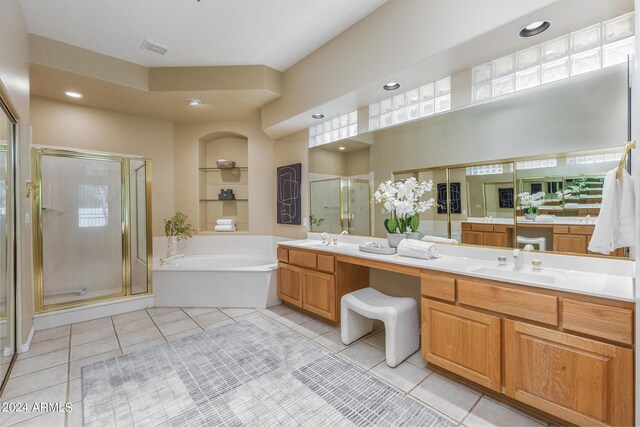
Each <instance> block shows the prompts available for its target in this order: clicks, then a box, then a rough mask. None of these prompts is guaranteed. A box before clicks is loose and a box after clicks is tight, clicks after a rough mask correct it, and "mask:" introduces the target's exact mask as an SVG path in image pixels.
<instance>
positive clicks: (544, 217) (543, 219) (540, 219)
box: [534, 215, 556, 222]
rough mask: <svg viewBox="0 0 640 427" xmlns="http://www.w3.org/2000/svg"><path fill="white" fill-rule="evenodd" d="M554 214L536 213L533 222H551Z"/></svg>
mask: <svg viewBox="0 0 640 427" xmlns="http://www.w3.org/2000/svg"><path fill="white" fill-rule="evenodd" d="M555 217H556V216H555V215H538V216H536V219H535V220H534V221H535V222H553V218H555Z"/></svg>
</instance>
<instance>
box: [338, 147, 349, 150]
mask: <svg viewBox="0 0 640 427" xmlns="http://www.w3.org/2000/svg"><path fill="white" fill-rule="evenodd" d="M346 149H347V147H338V150H346Z"/></svg>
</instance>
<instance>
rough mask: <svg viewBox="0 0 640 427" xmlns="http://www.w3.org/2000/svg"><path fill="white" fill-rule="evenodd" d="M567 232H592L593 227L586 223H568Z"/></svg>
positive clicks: (589, 233)
mask: <svg viewBox="0 0 640 427" xmlns="http://www.w3.org/2000/svg"><path fill="white" fill-rule="evenodd" d="M569 234H588V235H591V234H593V227H591V226H588V225H570V226H569Z"/></svg>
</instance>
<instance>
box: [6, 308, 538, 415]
mask: <svg viewBox="0 0 640 427" xmlns="http://www.w3.org/2000/svg"><path fill="white" fill-rule="evenodd" d="M255 316H260V317H267V318H271V319H273V320H275V321H277V322H279V323H281V324H283V325H285V326H287V327H289V328H291V329H293V330H294V331H296V332H298V333H300V334H302V335H303V336H305V337H307V338H308V339H312V340H314V341H315V342H317V343H319V344H321V345H322V346H324V347H326V348H327V349H329V350H330V351H332V352H335V353H337V354H338V356H340V357H343V358H345V359H347V360H349V361H351V362H352V363H355V364H356V365H358V366H360V367H362V368H363V369H365V370H368V371H369V372H370V373H371V374H372V375H375V376H377V377H379V378H380V379H382V380H383V381H385V382H387V383H388V384H390V385H392V386H394V387H396V388H397V389H399V390H401V391H403V392H405V393H408V394H409V395H410V396H412V397H413V398H416V399H418V400H421V401H423V402H424V403H426V404H428V405H429V406H431V407H432V408H434V409H436V410H438V411H440V412H441V413H442V414H444V415H446V416H447V417H449V418H451V419H453V420H455V421H456V422H458V423H460V424H462V425H465V426H467V427H475V426H498V425H504V426H539V425H542V424H541V423H539V422H537V421H535V420H533V419H531V418H529V417H527V416H525V415H523V414H520V413H519V412H516V411H515V410H513V409H511V408H508V407H507V406H504V405H502V404H500V403H497V402H495V401H494V400H492V399H490V398H488V397H487V396H483V395H481V394H479V393H477V392H476V391H473V390H470V389H468V388H466V387H464V386H462V385H460V384H458V383H455V382H453V381H450V380H449V379H447V378H445V377H443V376H441V375H439V374H436V373H433V372H432V371H431V370H430V369H429V368H428V367H427V366H426V363H425V362H424V361H423V360H422V358H421V357H420V354H419V352H418V353H416V354H414V355H413V356H411V357H410V358H409V359H407V360H406V361H405V362H403V363H401V364H400V365H399V366H398V367H396V368H395V369H391V368H389V367H388V366H387V365H386V363H385V361H384V331H383V330H382V329H381V328H380V327H378V328H376V330H374V332H373V333H372V334H370V335H369V336H366V337H364V338H363V339H362V340H360V341H358V342H356V343H354V344H352V345H350V346H345V345H343V344H342V342H341V341H340V330H339V329H336V328H334V327H332V326H331V325H328V324H326V323H324V322H321V321H318V320H315V319H313V318H311V317H309V316H306V315H305V314H302V313H300V312H297V311H294V310H291V309H290V308H288V307H285V306H282V305H281V306H277V307H272V308H271V309H267V310H257V311H256V310H251V309H237V308H228V309H220V310H218V309H215V308H172V307H171V308H166V307H157V308H151V309H147V310H140V311H136V312H132V313H126V314H121V315H118V316H112V317H106V318H102V319H97V320H91V321H88V322H82V323H76V324H73V325H71V326H62V327H59V328H53V329H47V330H43V331H38V332H36V334H35V336H34V339H33V344H32V346H31V349H30V351H29V352H28V353H24V354H21V355H20V356H19V357H18V361H17V362H16V364H15V366H14V368H13V371H12V373H11V377H10V379H9V382H8V384H7V387H6V389H5V392H4V395H3V396H2V401H9V402H19V403H21V404H22V403H28V405H29V407H31V404H32V403H33V402H62V403H64V402H70V403H72V404H73V410H72V411H71V412H69V413H64V412H51V413H42V412H32V411H27V412H11V413H9V412H4V413H0V424H2V425H3V426H9V425H28V426H38V425H43V426H44V425H46V426H49V427H51V426H53V427H57V426H65V425H66V426H80V425H82V404H81V399H82V396H81V390H80V368H81V367H82V366H84V365H86V364H90V363H93V362H96V361H100V360H104V359H108V358H112V357H114V356H117V355H120V354H123V353H127V352H130V351H134V350H138V349H141V348H147V347H150V346H153V345H155V344H158V343H163V342H165V341H166V340H172V339H175V338H179V337H183V336H186V335H190V334H194V333H198V332H201V331H203V330H208V329H211V328H216V327H219V326H221V325H224V324H226V323H229V322H233V321H234V320H238V319H251V318H253V317H255Z"/></svg>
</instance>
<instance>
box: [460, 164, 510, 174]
mask: <svg viewBox="0 0 640 427" xmlns="http://www.w3.org/2000/svg"><path fill="white" fill-rule="evenodd" d="M511 172H513V163H511V164H509V173H511ZM503 173H506V172H505V170H504V165H503V164H502V163H501V164H496V165H482V166H470V167H468V168H467V176H475V175H500V174H503Z"/></svg>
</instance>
